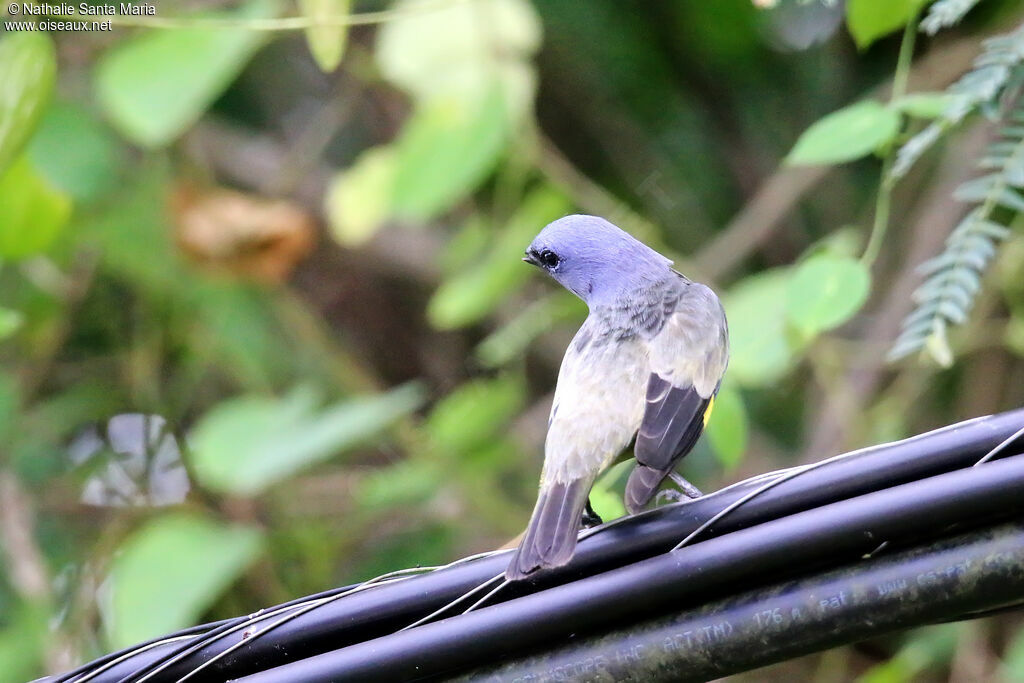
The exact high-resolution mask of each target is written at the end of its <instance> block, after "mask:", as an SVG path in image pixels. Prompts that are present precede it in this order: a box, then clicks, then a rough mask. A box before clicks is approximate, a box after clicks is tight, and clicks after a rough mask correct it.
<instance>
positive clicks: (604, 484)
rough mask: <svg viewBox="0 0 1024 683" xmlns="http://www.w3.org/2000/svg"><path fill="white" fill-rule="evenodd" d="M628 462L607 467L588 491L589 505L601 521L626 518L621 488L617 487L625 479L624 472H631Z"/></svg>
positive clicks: (630, 465)
mask: <svg viewBox="0 0 1024 683" xmlns="http://www.w3.org/2000/svg"><path fill="white" fill-rule="evenodd" d="M632 468H633V463H632V462H630V461H623V462H619V463H617V464H615V465H612V466H611V467H609V468H608V469H607V470H606V471H605V472H604V473H603V474H602V475H601V476H600V477H598V479H597V482H596V483H595V484H594V488H592V489H591V490H590V504H591V506H592V507H593V508H594V512H596V513H597V514H598V515H599V516H600V517H601V519H603V520H604V521H605V522H610V521H612V520H613V519H618V518H619V517H625V516H626V506H625V504H624V503H623V502H622V487H621V486H620V485H619V484H620V482H621V481H622V479H623V478H624V477H625V473H626V470H631V469H632Z"/></svg>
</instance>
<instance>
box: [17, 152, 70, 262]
mask: <svg viewBox="0 0 1024 683" xmlns="http://www.w3.org/2000/svg"><path fill="white" fill-rule="evenodd" d="M70 216H71V200H70V199H69V198H68V197H67V195H65V194H64V193H63V192H60V191H58V190H56V189H54V188H52V187H50V185H49V183H47V182H46V181H45V180H44V179H43V178H42V177H41V176H40V175H39V174H38V173H37V172H36V170H35V168H33V167H32V164H31V163H30V162H29V161H28V159H27V158H26V157H24V156H23V157H21V158H19V159H18V160H17V161H15V162H14V164H13V165H11V166H10V167H9V168H8V169H7V171H6V172H5V173H3V175H0V258H5V259H22V258H25V257H26V256H31V255H33V254H37V253H39V252H41V251H44V250H45V249H46V248H47V247H49V246H50V245H51V244H52V243H53V241H54V239H56V237H57V235H58V233H59V232H60V230H61V228H63V227H64V225H65V224H66V223H67V221H68V218H69V217H70Z"/></svg>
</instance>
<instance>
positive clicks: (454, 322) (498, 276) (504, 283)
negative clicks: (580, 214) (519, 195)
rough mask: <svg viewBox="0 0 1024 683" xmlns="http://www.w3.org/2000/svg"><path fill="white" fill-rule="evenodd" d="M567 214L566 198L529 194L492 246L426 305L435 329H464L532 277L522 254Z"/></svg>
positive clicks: (545, 193) (540, 191)
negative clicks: (533, 240) (556, 220)
mask: <svg viewBox="0 0 1024 683" xmlns="http://www.w3.org/2000/svg"><path fill="white" fill-rule="evenodd" d="M568 210H569V202H568V201H567V200H566V198H565V197H564V196H563V195H562V194H560V193H558V192H556V191H555V190H552V189H551V188H547V187H541V188H538V189H536V190H534V191H533V192H532V193H531V194H529V195H528V196H527V197H526V199H525V200H523V202H522V205H521V206H520V208H519V210H518V211H517V212H516V214H515V215H514V216H513V217H512V218H511V219H510V220H509V221H508V223H507V224H506V225H505V226H504V228H503V229H502V231H501V233H500V234H499V235H498V237H497V239H496V243H495V245H494V247H493V248H492V249H491V250H490V252H489V253H488V254H486V255H485V256H483V257H482V258H480V259H479V260H478V261H477V262H476V263H475V264H473V265H472V266H469V267H466V268H463V269H462V270H461V271H459V272H458V273H456V274H455V275H454V276H453V277H451V278H450V279H448V280H445V281H444V282H442V283H441V286H440V287H438V289H437V291H436V292H434V296H433V297H431V299H430V303H429V304H428V305H427V317H428V318H429V319H430V322H431V323H432V324H433V325H434V326H435V327H439V328H442V329H450V328H455V327H462V326H464V325H469V324H471V323H473V322H476V321H477V320H480V318H482V317H484V316H485V315H487V313H489V312H490V311H491V310H493V309H494V307H495V306H496V305H497V304H498V302H500V301H501V300H502V299H504V298H505V297H506V296H508V295H509V294H510V293H511V292H513V291H515V290H516V289H517V288H518V287H519V286H520V285H522V284H523V283H524V282H525V281H526V280H527V278H529V277H530V276H531V275H532V274H535V273H534V272H533V271H532V270H531V268H530V267H529V266H527V265H526V264H524V263H523V262H522V255H523V251H524V250H525V249H526V247H527V245H529V244H530V241H531V240H532V239H533V237H534V235H536V234H537V233H538V232H539V231H540V229H541V228H542V227H544V226H545V225H546V224H548V223H550V222H551V221H553V220H555V219H556V218H560V217H561V216H564V215H565V214H566V212H567V211H568Z"/></svg>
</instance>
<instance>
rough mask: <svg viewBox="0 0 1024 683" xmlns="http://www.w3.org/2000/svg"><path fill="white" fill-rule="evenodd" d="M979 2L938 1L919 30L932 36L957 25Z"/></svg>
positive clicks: (960, 0)
mask: <svg viewBox="0 0 1024 683" xmlns="http://www.w3.org/2000/svg"><path fill="white" fill-rule="evenodd" d="M978 2H980V0H938V2H936V3H935V4H934V5H932V6H931V7H930V8H929V9H928V16H926V17H925V18H924V19H922V20H921V30H922V31H924V32H925V33H927V34H928V35H930V36H934V35H935V34H936V33H938V32H939V31H940V30H941V29H944V28H949V27H950V26H953V25H954V24H959V23H960V20H961V19H963V18H964V16H965V15H966V14H967V13H968V12H970V11H971V10H972V9H973V8H974V6H975V5H977V4H978Z"/></svg>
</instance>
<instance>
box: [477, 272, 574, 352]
mask: <svg viewBox="0 0 1024 683" xmlns="http://www.w3.org/2000/svg"><path fill="white" fill-rule="evenodd" d="M586 310H587V309H586V306H585V305H584V304H583V302H582V301H580V300H579V299H578V298H577V297H576V295H574V294H572V293H571V292H565V291H557V292H553V293H551V294H549V295H548V296H546V297H544V298H543V299H538V300H537V301H534V302H533V303H531V304H530V305H529V306H526V307H525V308H523V310H522V311H521V312H520V313H518V314H517V315H516V316H515V317H514V318H513V319H512V320H510V321H509V322H507V323H506V324H504V325H503V326H502V327H500V328H499V329H497V330H495V331H494V332H493V333H491V334H490V335H488V336H487V338H485V339H484V340H483V341H482V342H480V344H479V345H478V346H477V347H476V352H475V355H476V357H477V359H478V360H479V361H480V362H481V363H482V364H483V365H485V366H487V367H492V368H493V367H497V366H499V365H504V364H505V363H508V362H509V361H511V360H513V359H514V358H518V357H519V356H521V355H522V354H523V352H524V351H525V350H526V347H527V346H529V345H530V342H532V341H533V340H534V339H536V338H537V337H538V336H539V335H541V334H542V333H544V332H547V331H548V330H550V329H551V328H552V327H554V326H555V325H558V324H559V323H562V322H566V321H571V320H575V321H582V320H583V318H584V317H585V316H586Z"/></svg>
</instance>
